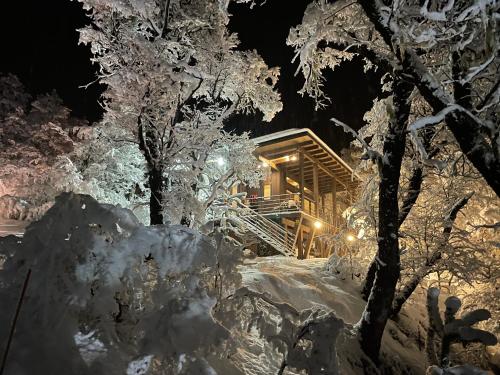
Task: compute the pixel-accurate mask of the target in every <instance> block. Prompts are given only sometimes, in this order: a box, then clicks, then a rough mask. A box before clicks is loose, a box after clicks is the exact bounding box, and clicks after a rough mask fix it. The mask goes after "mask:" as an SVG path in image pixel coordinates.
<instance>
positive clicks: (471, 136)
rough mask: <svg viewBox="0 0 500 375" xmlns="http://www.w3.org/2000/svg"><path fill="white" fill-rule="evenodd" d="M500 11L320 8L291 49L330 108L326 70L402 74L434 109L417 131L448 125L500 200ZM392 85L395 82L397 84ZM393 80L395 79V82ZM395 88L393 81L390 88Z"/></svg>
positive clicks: (481, 5) (488, 7)
mask: <svg viewBox="0 0 500 375" xmlns="http://www.w3.org/2000/svg"><path fill="white" fill-rule="evenodd" d="M498 10H499V5H498V3H497V2H495V1H485V2H482V1H477V2H473V1H454V0H452V1H447V2H440V1H424V2H423V3H422V2H420V1H413V0H408V1H397V2H392V1H391V2H388V3H387V2H381V1H359V2H349V1H335V2H332V1H328V0H318V1H315V2H313V3H312V4H311V5H310V6H309V7H308V8H307V9H306V12H305V14H304V18H303V23H302V24H301V25H299V26H297V27H296V28H293V29H292V30H291V31H290V35H289V37H288V44H290V45H292V46H293V47H294V48H295V49H296V52H297V55H296V58H298V59H299V70H300V71H302V73H303V74H304V77H305V84H304V88H303V92H305V93H308V94H310V95H312V96H313V97H315V98H317V99H318V103H319V104H325V99H327V98H325V95H324V93H323V91H322V85H323V84H324V79H323V74H322V70H323V69H325V68H327V67H329V68H332V69H334V68H335V67H336V66H338V65H339V64H341V63H342V62H344V61H348V60H350V59H352V58H353V57H354V56H356V55H357V56H359V57H361V58H363V59H364V60H365V63H366V64H365V69H366V70H367V71H369V70H370V69H382V70H383V71H384V72H387V73H390V74H394V72H395V70H394V69H395V68H397V67H398V66H402V69H401V70H399V72H400V73H399V74H401V75H403V76H404V78H405V79H406V80H407V81H408V82H410V83H412V84H414V85H415V86H416V87H417V88H418V90H419V92H420V94H421V95H422V97H423V98H424V99H425V101H426V102H427V103H428V105H429V106H430V107H431V109H432V113H429V116H426V117H425V118H422V119H418V121H416V122H415V123H412V124H411V126H410V127H409V129H410V130H412V131H413V132H412V133H413V136H415V134H414V133H415V132H414V131H415V130H416V129H418V128H422V127H426V126H432V125H433V124H437V123H439V122H441V121H443V120H445V123H446V126H447V127H448V128H449V129H450V131H451V132H452V134H453V135H454V137H455V139H456V141H457V143H458V144H459V146H460V148H461V150H462V152H463V153H464V154H465V155H466V157H467V158H468V159H469V160H470V161H471V162H472V164H473V165H474V167H476V168H477V170H478V171H479V173H481V175H482V176H483V178H485V180H486V181H487V182H488V184H489V185H490V186H491V187H492V188H493V190H494V191H495V192H496V193H497V195H499V194H500V182H499V181H500V173H499V172H498V171H499V170H500V164H499V163H500V158H499V150H498V148H499V145H498V134H499V125H498V124H499V123H498V118H497V113H498V107H499V105H500V104H499V101H500V96H499V93H500V87H499V80H498V67H499V64H500V58H499V57H498V49H499V43H500V37H499V35H500V33H499V32H498ZM389 78H390V77H389ZM389 81H390V79H389ZM383 84H384V85H385V86H387V84H386V82H384V83H383Z"/></svg>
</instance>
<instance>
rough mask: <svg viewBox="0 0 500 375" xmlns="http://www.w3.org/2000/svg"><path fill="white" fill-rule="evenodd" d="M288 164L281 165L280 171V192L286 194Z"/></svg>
mask: <svg viewBox="0 0 500 375" xmlns="http://www.w3.org/2000/svg"><path fill="white" fill-rule="evenodd" d="M286 172H287V167H286V165H280V167H279V173H280V194H286V185H287V183H286Z"/></svg>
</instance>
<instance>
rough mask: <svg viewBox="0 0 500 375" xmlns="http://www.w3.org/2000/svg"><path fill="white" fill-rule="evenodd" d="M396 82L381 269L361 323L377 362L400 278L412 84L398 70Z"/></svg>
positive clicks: (382, 187)
mask: <svg viewBox="0 0 500 375" xmlns="http://www.w3.org/2000/svg"><path fill="white" fill-rule="evenodd" d="M395 77H396V78H395V82H394V94H393V101H394V111H395V118H394V119H393V120H392V121H391V122H390V124H389V129H388V132H387V135H386V137H385V139H384V155H383V157H382V160H381V161H380V166H379V173H380V183H379V213H378V218H379V223H378V240H377V242H378V251H377V258H376V259H377V261H378V263H379V264H378V269H377V271H376V273H375V279H374V282H373V287H372V289H371V292H370V296H369V298H368V302H367V304H366V307H365V310H364V312H363V315H362V317H361V320H360V321H359V323H358V329H359V335H360V336H359V339H360V344H361V348H362V349H363V351H364V352H365V353H366V355H367V356H368V357H370V358H371V359H372V360H373V361H374V362H375V363H377V362H378V355H379V351H380V343H381V341H382V334H383V332H384V329H385V325H386V323H387V319H388V318H389V313H390V310H391V307H392V301H393V298H394V293H395V290H396V284H397V282H398V279H399V273H400V264H399V241H398V226H399V225H398V218H399V207H398V187H399V177H400V172H401V163H402V160H403V155H404V151H405V141H406V126H407V121H408V115H409V112H410V103H409V100H408V98H409V96H410V94H411V91H412V89H413V85H412V84H410V83H408V82H405V81H404V80H403V79H402V78H401V74H400V72H396V74H395Z"/></svg>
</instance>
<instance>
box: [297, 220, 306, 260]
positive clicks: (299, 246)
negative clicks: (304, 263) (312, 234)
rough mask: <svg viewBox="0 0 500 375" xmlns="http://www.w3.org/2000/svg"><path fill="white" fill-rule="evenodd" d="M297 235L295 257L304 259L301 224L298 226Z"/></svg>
mask: <svg viewBox="0 0 500 375" xmlns="http://www.w3.org/2000/svg"><path fill="white" fill-rule="evenodd" d="M297 233H298V236H297V259H304V243H303V232H302V225H301V226H299V228H298V232H297Z"/></svg>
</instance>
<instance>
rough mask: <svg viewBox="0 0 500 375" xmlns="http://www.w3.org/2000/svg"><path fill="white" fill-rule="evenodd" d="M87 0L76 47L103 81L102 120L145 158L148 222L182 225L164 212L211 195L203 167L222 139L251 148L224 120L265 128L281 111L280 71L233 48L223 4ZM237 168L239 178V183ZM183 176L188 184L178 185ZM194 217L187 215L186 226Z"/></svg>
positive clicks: (194, 210) (192, 210)
mask: <svg viewBox="0 0 500 375" xmlns="http://www.w3.org/2000/svg"><path fill="white" fill-rule="evenodd" d="M82 2H83V4H84V6H85V8H86V9H89V10H91V12H92V16H91V18H92V25H91V26H89V27H86V28H84V29H82V30H80V41H81V42H82V43H89V44H90V45H91V49H92V52H93V53H94V56H95V57H94V60H95V61H96V62H97V63H98V64H99V66H100V75H99V79H100V81H101V82H102V83H104V84H106V85H107V87H108V89H107V90H106V92H105V93H104V105H105V109H106V113H105V122H108V123H110V124H112V126H119V127H121V128H123V129H125V130H126V132H125V133H126V134H125V139H126V140H128V141H133V142H135V143H136V144H137V145H138V147H139V149H140V150H141V152H142V154H143V155H144V158H145V161H146V164H147V178H148V182H147V184H148V187H149V189H150V192H151V194H150V204H149V206H150V219H151V223H152V224H158V223H162V222H164V221H165V220H166V219H171V220H172V219H174V220H176V218H175V215H172V216H173V217H169V216H168V215H169V214H168V210H167V212H165V211H166V209H167V200H168V197H169V196H170V194H172V193H173V194H172V196H175V195H177V197H178V196H179V195H180V193H181V191H182V190H184V191H185V192H186V193H187V194H186V195H184V198H183V203H185V205H186V206H189V205H190V203H189V202H188V201H189V200H193V201H196V200H197V196H198V195H199V194H200V191H201V190H206V187H201V185H203V184H204V182H205V181H203V180H204V178H205V177H204V176H206V172H207V171H208V169H210V167H208V166H207V165H208V164H209V163H210V162H211V161H212V159H211V158H212V157H213V156H215V155H216V151H217V150H220V149H222V148H223V147H224V145H222V144H221V143H220V140H221V139H224V138H225V139H226V140H228V141H229V140H231V141H232V144H229V145H227V146H228V147H229V146H232V145H234V146H235V148H234V149H235V150H236V149H240V151H241V150H247V149H248V148H247V147H246V146H245V144H248V143H247V139H246V136H243V137H242V138H241V139H238V137H236V136H234V135H227V134H225V133H224V132H223V131H222V128H223V123H224V120H225V119H226V118H227V117H228V116H230V115H231V114H232V113H234V112H235V111H243V112H245V111H252V110H254V109H258V110H260V111H261V112H262V113H263V114H264V120H266V121H269V120H270V119H272V118H273V116H274V114H275V113H276V112H278V111H279V110H280V109H281V103H280V101H279V95H278V94H277V93H276V92H275V91H274V90H273V88H274V85H275V83H276V80H277V77H278V70H277V69H269V68H268V67H267V66H266V64H265V63H264V61H263V60H262V59H261V58H260V57H259V56H258V55H257V54H256V53H255V52H251V51H248V52H242V51H237V50H236V47H237V45H238V40H237V37H236V36H235V35H233V34H230V33H229V32H228V30H227V28H226V24H227V21H228V14H227V5H228V4H227V1H216V0H210V1H206V0H203V1H202V0H195V1H190V2H184V1H178V0H177V1H171V0H165V1H153V0H147V1H141V2H137V1H132V0H130V1H105V0H82ZM228 138H229V139H228ZM238 143H241V145H238ZM229 148H230V147H229ZM212 151H214V154H215V155H212V153H211V152H212ZM216 157H217V156H216ZM241 157H242V158H247V157H250V154H249V153H247V154H246V155H241ZM240 167H241V165H239V166H235V167H234V169H235V172H234V173H233V174H234V175H239V176H240V177H241V173H240V171H238V172H236V169H237V168H240ZM226 168H227V169H228V170H229V169H232V168H233V166H232V165H231V164H229V163H228V164H227V165H226ZM228 173H231V172H227V170H226V172H224V173H222V174H219V178H220V179H218V180H217V181H215V180H214V183H213V184H212V190H213V189H214V188H215V190H218V188H217V186H219V185H221V186H222V185H224V184H226V183H227V181H224V179H225V176H226V175H227V174H228ZM180 175H183V176H184V177H185V178H187V180H182V181H181V182H180V184H179V176H180ZM188 187H191V188H188ZM185 189H187V190H185ZM208 196H211V193H209V194H208ZM209 200H210V199H209ZM209 200H208V201H209ZM205 203H206V202H205ZM197 211H198V208H197V207H190V208H184V209H183V212H182V215H183V220H184V222H186V223H190V222H191V220H192V216H196V215H197ZM165 214H166V215H165Z"/></svg>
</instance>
